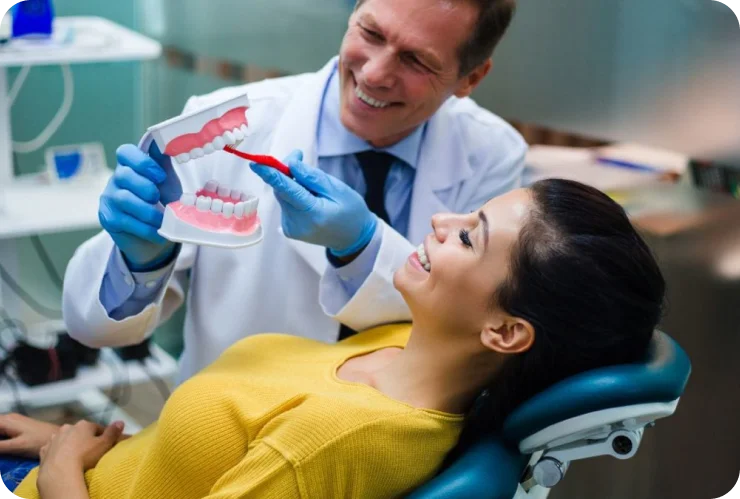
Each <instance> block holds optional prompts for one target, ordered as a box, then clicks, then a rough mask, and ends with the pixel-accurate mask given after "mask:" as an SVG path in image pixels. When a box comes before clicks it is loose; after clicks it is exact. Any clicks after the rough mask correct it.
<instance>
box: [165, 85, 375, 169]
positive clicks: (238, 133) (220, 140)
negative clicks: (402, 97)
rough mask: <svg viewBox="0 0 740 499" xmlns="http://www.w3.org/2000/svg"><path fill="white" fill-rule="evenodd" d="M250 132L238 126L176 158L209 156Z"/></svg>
mask: <svg viewBox="0 0 740 499" xmlns="http://www.w3.org/2000/svg"><path fill="white" fill-rule="evenodd" d="M363 95H364V94H363ZM368 98H369V97H368ZM363 100H364V99H363ZM371 100H372V101H373V102H375V103H378V102H380V101H376V100H374V99H371ZM365 102H368V101H365ZM368 104H370V102H368ZM371 105H374V104H371ZM375 107H378V106H375ZM381 107H385V106H381ZM249 134H250V133H249V127H247V125H241V126H238V127H236V128H234V129H233V130H227V131H226V132H224V133H223V135H221V136H216V137H214V139H213V141H211V142H209V143H207V144H205V145H203V147H196V148H194V149H193V150H192V151H190V152H184V153H182V154H178V155H177V156H175V160H177V162H178V163H187V162H188V161H190V160H191V159H198V158H202V157H203V156H208V155H209V154H211V153H214V152H216V151H220V150H222V149H223V148H224V147H226V146H227V145H229V146H237V145H238V144H239V143H240V142H241V141H242V140H244V139H245V138H246V137H248V136H249Z"/></svg>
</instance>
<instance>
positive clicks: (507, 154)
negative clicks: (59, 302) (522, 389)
mask: <svg viewBox="0 0 740 499" xmlns="http://www.w3.org/2000/svg"><path fill="white" fill-rule="evenodd" d="M334 64H335V60H332V61H331V62H330V63H329V64H327V65H326V66H325V67H324V68H323V69H322V70H320V71H319V72H317V73H309V74H303V75H297V76H290V77H285V78H278V79H272V80H266V81H262V82H258V83H252V84H248V85H245V86H239V87H230V88H224V89H221V90H218V91H216V92H213V93H211V94H208V95H205V96H201V97H192V98H190V99H189V100H188V102H187V104H186V107H185V112H189V111H192V110H195V109H198V108H200V107H203V106H206V105H208V104H209V103H212V102H214V101H219V100H223V99H225V98H227V97H229V96H235V95H237V94H241V93H243V92H245V91H246V92H247V93H248V95H249V98H250V101H251V108H250V110H249V111H248V112H247V117H248V120H249V127H250V129H252V130H254V133H253V134H252V135H250V136H249V137H248V138H247V139H246V140H245V141H244V142H243V143H242V144H241V145H240V147H239V149H240V150H243V151H249V152H254V153H268V154H271V155H273V156H275V157H277V158H284V157H285V156H287V155H288V154H289V153H290V152H291V151H292V150H294V149H301V150H302V151H303V153H304V161H305V162H306V163H307V164H309V165H316V164H317V153H316V144H315V137H316V129H317V122H318V113H319V107H320V102H321V97H322V94H323V91H324V87H325V85H326V83H327V81H328V78H329V76H330V74H331V71H332V68H333V66H334ZM525 150H526V144H525V143H524V141H523V140H522V138H521V136H520V135H519V134H518V133H516V131H515V130H514V129H513V128H511V127H510V126H509V125H508V124H506V123H505V122H504V121H503V120H501V119H500V118H498V117H496V116H494V115H493V114H491V113H490V112H488V111H485V110H483V109H481V108H479V107H478V106H477V105H476V104H475V103H474V102H473V101H472V100H470V99H456V98H452V99H450V100H449V101H448V102H446V103H445V105H444V106H443V107H442V108H441V109H440V110H439V111H438V112H437V113H436V114H435V115H434V116H433V117H432V118H431V120H430V121H429V124H428V129H427V132H426V136H425V138H424V142H423V145H422V152H421V156H420V159H419V163H418V167H417V172H416V178H415V181H414V192H413V196H412V200H411V212H410V220H409V234H408V237H409V240H410V241H411V242H409V241H407V240H406V239H405V238H404V237H402V236H401V235H399V234H398V233H397V232H395V231H394V230H393V229H391V228H390V227H388V226H387V225H384V227H383V230H384V234H383V243H382V246H381V248H380V252H379V255H378V258H377V260H376V263H375V266H374V268H373V271H372V273H371V275H370V276H369V277H368V279H367V280H366V281H365V283H364V284H363V286H362V288H361V289H360V290H359V291H358V292H357V293H356V294H355V296H353V297H350V296H345V294H346V293H345V291H344V289H343V287H342V286H341V285H340V283H339V282H338V281H337V276H336V275H335V274H334V273H333V272H327V273H326V278H324V279H323V280H321V277H322V276H323V275H324V274H325V272H324V271H325V269H326V268H327V265H328V262H327V260H326V256H325V251H324V248H322V247H318V246H315V245H309V244H306V243H302V242H299V241H294V240H290V239H288V238H286V237H285V236H284V235H283V234H282V232H281V229H280V227H281V221H280V216H281V212H280V206H279V204H278V203H277V202H276V200H275V198H274V196H273V194H272V189H271V188H270V187H269V186H267V185H266V184H264V183H263V182H262V181H261V180H260V179H259V178H258V177H257V176H256V175H255V174H254V173H253V172H252V171H251V170H250V169H249V167H248V164H247V162H246V161H244V160H242V159H240V158H237V157H235V156H232V155H230V154H228V153H225V152H217V153H214V154H212V155H209V156H205V157H203V158H200V159H196V160H193V161H190V162H189V163H186V164H183V165H175V170H176V171H177V174H178V176H179V177H180V179H181V182H182V184H183V190H184V191H185V192H195V190H197V189H199V188H201V187H202V186H203V184H204V183H205V182H206V181H208V180H209V179H212V178H215V179H216V180H218V181H219V182H221V183H224V184H226V185H228V186H230V187H234V188H243V189H246V190H249V191H250V192H251V193H252V194H255V195H257V196H258V197H259V198H260V201H259V203H260V204H259V209H258V213H259V216H260V219H261V222H262V225H263V229H264V240H263V241H262V242H261V243H260V244H257V245H255V246H251V247H248V248H242V249H235V250H228V249H221V248H214V247H206V246H201V247H197V246H192V245H184V246H183V248H182V251H181V252H180V254H179V256H178V258H177V261H176V265H175V270H174V272H173V274H172V276H171V277H170V279H169V280H168V282H167V284H166V286H164V287H163V288H162V291H161V292H160V293H159V295H158V297H157V299H156V300H155V302H154V303H152V304H150V305H149V306H147V307H146V308H145V309H144V310H143V311H142V312H141V313H139V314H138V315H136V316H133V317H129V318H126V319H124V320H121V321H116V320H113V319H111V318H110V317H108V315H107V313H106V311H105V308H104V307H103V305H102V304H101V302H100V299H99V292H100V287H101V282H102V279H103V275H104V272H105V270H106V266H107V262H108V258H109V256H110V254H111V251H112V250H113V249H114V246H113V241H112V239H111V238H110V237H109V235H108V234H107V233H106V232H101V233H99V234H97V235H96V236H95V237H93V238H91V239H90V240H88V241H86V242H85V243H84V244H82V245H81V246H80V247H79V248H78V250H77V251H76V253H75V255H74V256H73V258H72V260H71V261H70V263H69V265H68V268H67V272H66V275H65V280H64V293H63V313H64V319H65V321H66V326H67V328H68V330H69V333H70V335H71V336H72V337H74V338H76V339H77V340H79V341H81V342H83V343H85V344H87V345H90V346H93V347H102V346H121V345H127V344H135V343H139V342H141V341H142V340H144V339H145V338H146V337H148V336H149V335H150V334H151V333H152V331H153V330H154V329H155V328H156V327H157V325H158V324H159V323H161V322H162V321H164V320H166V319H167V318H169V317H170V316H171V315H172V313H173V312H174V311H175V310H176V309H177V308H178V307H179V306H181V305H182V304H183V302H185V301H187V303H186V306H187V311H186V319H185V326H184V328H185V330H184V335H185V337H184V345H185V347H184V352H183V355H182V357H181V359H180V364H181V365H180V381H182V380H184V379H186V378H188V377H190V376H192V375H193V374H194V373H195V372H197V371H198V370H200V369H202V368H203V367H205V366H206V365H208V364H209V363H211V362H212V361H213V360H215V359H216V357H218V356H219V355H220V353H221V352H222V351H223V350H224V349H226V348H227V347H228V346H229V345H231V344H233V343H234V342H236V341H238V340H239V339H241V338H244V337H246V336H248V335H252V334H257V333H262V332H281V333H292V334H296V335H300V336H304V337H308V338H314V339H317V340H321V341H325V342H333V341H336V338H337V333H338V326H339V323H338V322H337V321H338V320H341V321H342V322H344V323H346V324H348V325H349V326H350V327H352V328H354V329H356V330H362V329H364V328H367V327H369V326H371V325H375V324H379V323H386V322H392V321H399V320H408V319H409V313H408V310H407V308H406V306H405V303H404V302H403V299H402V298H401V296H400V294H399V293H398V292H397V291H396V290H395V289H394V288H393V283H392V279H393V272H394V270H395V269H397V268H398V267H399V266H401V265H403V263H404V262H405V260H406V258H407V257H408V255H409V254H410V253H411V252H412V251H413V250H414V248H415V246H416V245H417V244H419V243H420V242H421V241H422V240H423V238H424V236H425V235H426V234H428V232H429V231H430V219H431V216H432V215H434V214H435V213H438V212H442V211H454V212H466V213H467V212H469V211H470V210H473V209H477V208H478V207H480V206H481V205H482V204H483V203H484V202H486V201H487V200H488V199H489V198H491V197H492V196H495V195H497V194H501V193H503V192H506V191H508V190H510V189H512V188H515V187H518V186H519V182H520V178H521V173H522V167H523V162H524V155H525ZM412 243H413V244H412ZM188 269H189V270H190V271H191V275H190V281H189V286H186V283H187V275H186V272H187V271H188ZM319 296H320V299H319Z"/></svg>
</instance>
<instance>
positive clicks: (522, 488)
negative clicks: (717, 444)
mask: <svg viewBox="0 0 740 499" xmlns="http://www.w3.org/2000/svg"><path fill="white" fill-rule="evenodd" d="M690 373H691V363H690V361H689V358H688V356H687V355H686V352H684V350H683V349H682V348H681V347H680V346H679V345H678V344H677V343H676V342H675V341H673V340H672V339H671V338H670V337H669V336H667V335H666V334H665V333H662V332H660V331H656V332H655V334H654V335H653V339H652V341H651V344H650V347H649V349H648V353H647V356H646V359H645V360H644V361H643V362H641V363H636V364H628V365H618V366H612V367H607V368H603V369H597V370H594V371H589V372H586V373H581V374H579V375H577V376H574V377H571V378H568V379H565V380H563V381H561V382H560V383H557V384H555V385H553V386H551V387H550V388H548V389H547V390H546V391H544V392H542V393H540V394H538V395H537V396H535V397H533V398H532V399H530V400H528V401H527V402H525V403H524V404H522V405H521V406H520V407H519V408H517V409H516V410H515V411H514V412H513V413H512V414H511V415H510V416H509V417H508V418H507V420H506V422H505V424H504V427H503V430H502V432H501V435H500V436H495V437H494V436H491V437H486V438H483V439H481V440H480V441H479V442H477V443H476V444H475V445H474V446H472V447H471V448H470V449H468V450H467V451H466V453H465V454H463V455H462V456H461V457H460V458H459V459H458V460H457V461H456V462H455V463H453V464H452V465H451V466H450V467H449V468H447V469H446V470H444V472H442V473H441V474H440V475H438V476H437V477H436V478H434V479H433V480H431V481H430V482H429V483H427V484H425V485H424V486H422V487H421V488H420V489H418V490H416V491H415V492H414V493H413V494H412V495H410V496H408V499H474V498H475V499H512V498H513V499H544V498H546V497H547V496H548V494H549V492H550V489H551V488H552V487H554V486H555V485H556V484H557V483H558V482H559V481H561V480H562V479H563V477H564V476H565V473H566V471H567V469H568V466H569V465H570V463H571V462H572V461H576V460H578V459H587V458H590V457H596V456H604V455H610V456H614V457H616V458H617V459H629V458H631V457H632V456H634V455H635V453H636V452H637V449H638V448H639V446H640V441H641V440H642V436H643V432H644V431H645V428H647V427H650V426H653V425H654V421H655V420H657V419H660V418H664V417H667V416H670V415H671V414H673V413H674V412H675V411H676V407H677V406H678V401H679V398H680V397H681V395H682V394H683V391H684V388H685V387H686V383H687V382H688V379H689V374H690Z"/></svg>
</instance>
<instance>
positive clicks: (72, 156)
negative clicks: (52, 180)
mask: <svg viewBox="0 0 740 499" xmlns="http://www.w3.org/2000/svg"><path fill="white" fill-rule="evenodd" d="M54 166H56V172H57V175H58V176H59V178H60V179H66V178H71V177H74V176H75V175H76V174H77V173H78V172H79V171H80V167H81V166H82V154H81V153H80V152H79V151H73V152H69V153H67V154H55V155H54Z"/></svg>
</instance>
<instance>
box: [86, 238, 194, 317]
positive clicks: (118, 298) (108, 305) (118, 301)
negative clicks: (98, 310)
mask: <svg viewBox="0 0 740 499" xmlns="http://www.w3.org/2000/svg"><path fill="white" fill-rule="evenodd" d="M174 251H175V254H174V255H173V257H172V260H171V261H170V263H169V264H167V265H166V266H164V267H162V268H161V269H157V270H153V271H151V272H131V271H130V270H129V268H128V266H127V265H126V261H125V260H124V258H123V255H122V254H121V251H120V250H119V249H118V248H117V247H114V248H113V251H112V252H111V256H110V259H109V260H108V269H107V271H106V274H105V277H104V279H103V287H102V289H101V293H100V301H101V303H102V305H103V307H104V308H105V310H106V312H108V316H109V317H111V318H115V319H117V320H121V319H123V318H126V317H130V316H132V315H136V314H137V313H138V312H140V311H141V310H143V309H144V308H145V307H146V305H148V304H150V303H153V302H154V301H155V299H156V297H157V295H158V293H159V292H160V291H161V290H162V286H163V285H164V284H165V283H166V282H167V280H168V279H169V277H170V275H172V271H173V270H174V268H175V262H176V261H177V255H178V253H179V252H180V246H179V245H178V246H177V247H176V248H175V250H174ZM126 305H128V306H126Z"/></svg>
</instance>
